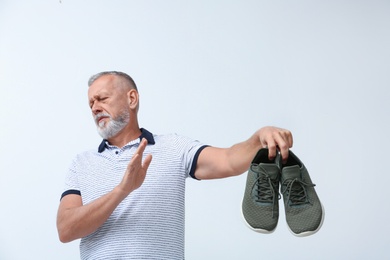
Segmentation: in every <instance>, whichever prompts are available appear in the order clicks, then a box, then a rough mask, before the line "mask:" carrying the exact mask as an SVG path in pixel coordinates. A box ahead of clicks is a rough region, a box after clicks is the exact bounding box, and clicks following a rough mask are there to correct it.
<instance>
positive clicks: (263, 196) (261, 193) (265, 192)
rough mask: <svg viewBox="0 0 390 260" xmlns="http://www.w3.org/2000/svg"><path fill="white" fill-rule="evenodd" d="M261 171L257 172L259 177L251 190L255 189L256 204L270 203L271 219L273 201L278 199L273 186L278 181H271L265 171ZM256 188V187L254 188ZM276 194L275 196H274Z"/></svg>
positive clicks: (262, 169)
mask: <svg viewBox="0 0 390 260" xmlns="http://www.w3.org/2000/svg"><path fill="white" fill-rule="evenodd" d="M260 169H261V171H260V172H259V177H257V179H256V180H255V182H254V183H253V186H252V190H253V189H254V188H256V195H257V197H256V201H257V202H271V203H272V204H273V206H272V218H273V217H274V212H275V210H274V207H275V200H276V199H277V200H279V199H280V194H279V192H277V191H276V192H275V190H276V188H275V186H276V185H277V184H278V180H276V181H272V179H271V178H270V177H269V175H268V174H267V173H266V170H265V169H264V168H262V167H260ZM255 186H257V187H255ZM276 194H277V196H276Z"/></svg>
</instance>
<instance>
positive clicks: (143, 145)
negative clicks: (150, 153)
mask: <svg viewBox="0 0 390 260" xmlns="http://www.w3.org/2000/svg"><path fill="white" fill-rule="evenodd" d="M147 144H148V141H147V140H146V139H145V138H142V140H141V142H140V144H139V146H138V148H137V151H136V153H138V154H141V155H142V154H143V152H144V151H145V148H146V145H147Z"/></svg>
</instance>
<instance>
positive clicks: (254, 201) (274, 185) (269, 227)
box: [241, 149, 280, 234]
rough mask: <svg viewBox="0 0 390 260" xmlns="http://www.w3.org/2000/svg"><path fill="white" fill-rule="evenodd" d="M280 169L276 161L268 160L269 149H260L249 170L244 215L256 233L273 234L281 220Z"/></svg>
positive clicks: (243, 204)
mask: <svg viewBox="0 0 390 260" xmlns="http://www.w3.org/2000/svg"><path fill="white" fill-rule="evenodd" d="M279 182H280V169H279V166H278V164H277V162H276V160H269V159H268V149H260V150H259V151H258V152H257V154H256V156H255V158H254V159H253V161H252V163H251V166H250V168H249V170H248V175H247V181H246V187H245V193H244V199H243V201H242V207H241V210H242V215H243V217H244V220H245V223H246V224H247V225H248V227H249V228H250V229H252V230H253V231H256V232H260V233H264V234H268V233H272V232H273V231H274V230H275V228H276V226H277V224H278V219H279V204H278V201H279V198H280V196H279Z"/></svg>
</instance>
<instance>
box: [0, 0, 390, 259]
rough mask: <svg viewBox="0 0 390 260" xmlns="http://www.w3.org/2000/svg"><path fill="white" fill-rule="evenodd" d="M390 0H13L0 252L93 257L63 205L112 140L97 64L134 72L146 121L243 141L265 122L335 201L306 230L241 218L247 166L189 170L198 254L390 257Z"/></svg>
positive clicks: (2, 76) (5, 29) (5, 7)
mask: <svg viewBox="0 0 390 260" xmlns="http://www.w3.org/2000/svg"><path fill="white" fill-rule="evenodd" d="M389 46H390V2H388V1H376V0H371V1H299V0H298V1H258V0H256V1H255V0H253V1H248V0H245V1H244V0H240V1H239V0H237V1H222V0H220V1H206V0H197V1H179V0H177V1H171V0H166V1H149V0H142V1H141V0H139V1H124V0H123V1H120V0H113V1H102V0H100V1H97V0H94V1H92V0H86V1H76V0H62V3H60V1H55V0H40V1H28V0H0V84H1V85H0V87H1V98H0V100H1V101H0V119H1V120H0V124H1V125H0V131H1V132H0V133H1V134H0V153H1V154H0V171H1V172H0V206H1V209H0V259H1V260H3V259H6V260H8V259H78V258H79V251H78V241H75V242H71V243H69V244H62V243H60V242H59V240H58V237H57V231H56V227H55V218H56V210H57V207H58V203H59V198H60V194H61V193H62V188H63V180H64V176H65V173H66V171H67V167H68V165H69V164H70V162H71V160H72V158H73V156H75V155H76V153H78V152H81V151H84V150H87V149H93V148H96V147H97V146H98V144H99V143H100V137H99V136H98V134H97V133H96V129H95V126H94V123H93V121H92V119H91V115H90V111H89V108H88V102H87V80H88V78H89V76H91V75H92V74H94V73H97V72H100V71H103V70H120V71H124V72H127V73H129V74H130V75H131V76H132V77H133V78H134V79H135V81H136V83H137V84H138V87H139V91H140V95H141V109H140V114H139V118H140V125H141V126H142V127H145V128H147V129H148V130H150V131H152V132H154V133H158V134H164V133H171V132H176V133H178V134H181V135H186V136H189V137H192V138H195V139H198V140H200V141H202V142H204V143H207V144H210V145H213V146H219V147H229V146H231V145H233V144H234V143H237V142H240V141H243V140H245V139H247V138H249V136H251V135H252V134H253V133H254V132H255V131H256V130H257V129H259V128H260V127H262V126H265V125H276V126H280V127H284V128H287V129H290V130H291V131H292V133H293V135H294V141H295V143H294V148H293V151H294V152H295V154H297V155H298V156H299V157H300V159H301V160H302V161H303V162H304V164H305V165H306V167H307V168H308V169H309V172H310V174H311V177H312V179H313V181H314V182H315V183H316V184H317V187H316V189H317V192H318V194H319V196H320V198H321V200H322V202H323V204H324V205H325V209H326V218H325V222H324V225H323V227H322V229H321V230H320V232H318V233H317V234H315V235H313V236H310V237H306V238H297V237H294V236H293V235H291V234H290V233H289V231H288V229H287V226H286V222H285V217H284V214H283V207H281V213H282V214H281V216H280V219H279V226H278V228H277V230H276V231H275V232H274V233H273V234H271V235H263V234H257V233H255V232H253V231H251V230H250V229H248V228H247V227H246V226H245V225H244V222H243V221H242V217H241V213H240V204H241V200H242V196H243V191H244V188H245V180H246V174H243V175H240V176H239V177H234V178H230V179H224V180H214V181H200V182H198V181H195V180H192V179H188V181H187V193H186V202H187V204H186V259H190V260H191V259H286V258H292V259H298V258H299V259H385V258H388V245H389V238H388V234H389V231H390V225H389V214H390V206H389V205H390V203H389V192H388V189H389V183H390V177H389V167H388V164H387V162H388V161H389V158H388V150H389V147H390V141H389V133H390V126H389V115H388V114H389V111H390V105H389V93H388V92H389V87H390V73H389V68H390V48H389Z"/></svg>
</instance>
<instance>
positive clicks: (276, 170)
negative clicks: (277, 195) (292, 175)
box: [259, 163, 279, 177]
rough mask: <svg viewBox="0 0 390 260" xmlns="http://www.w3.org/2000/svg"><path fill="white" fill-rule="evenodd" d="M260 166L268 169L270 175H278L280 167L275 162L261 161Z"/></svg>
mask: <svg viewBox="0 0 390 260" xmlns="http://www.w3.org/2000/svg"><path fill="white" fill-rule="evenodd" d="M259 166H260V167H262V168H263V169H264V170H266V171H267V174H268V175H269V176H270V177H276V176H278V173H279V167H278V166H276V165H275V164H274V163H260V165H259Z"/></svg>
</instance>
